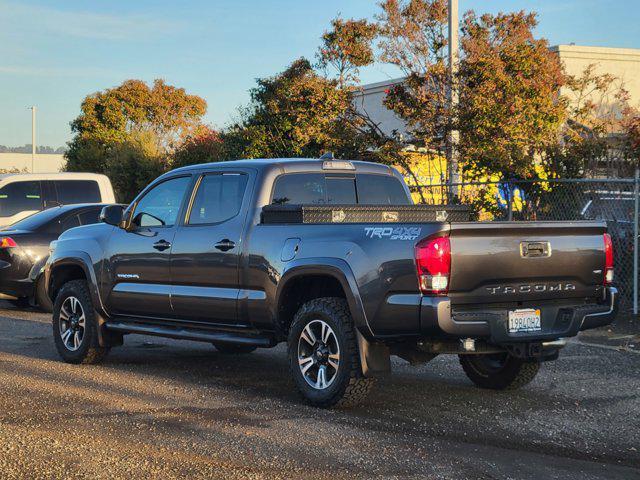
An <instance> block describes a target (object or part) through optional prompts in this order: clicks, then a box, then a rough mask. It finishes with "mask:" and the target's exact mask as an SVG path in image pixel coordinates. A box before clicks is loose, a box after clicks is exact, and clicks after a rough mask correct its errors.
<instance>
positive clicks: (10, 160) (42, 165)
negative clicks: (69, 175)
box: [0, 153, 66, 173]
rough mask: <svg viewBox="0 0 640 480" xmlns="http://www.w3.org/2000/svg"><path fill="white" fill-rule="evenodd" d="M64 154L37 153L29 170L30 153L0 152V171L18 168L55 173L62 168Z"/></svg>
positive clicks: (27, 170)
mask: <svg viewBox="0 0 640 480" xmlns="http://www.w3.org/2000/svg"><path fill="white" fill-rule="evenodd" d="M65 163H66V160H65V159H64V155H62V154H57V153H37V154H36V155H35V157H34V158H33V171H32V170H31V154H30V153H0V171H10V170H19V171H21V172H22V171H26V172H29V173H55V172H60V171H62V169H63V168H64V166H65Z"/></svg>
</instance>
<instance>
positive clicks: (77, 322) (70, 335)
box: [59, 297, 86, 352]
mask: <svg viewBox="0 0 640 480" xmlns="http://www.w3.org/2000/svg"><path fill="white" fill-rule="evenodd" d="M85 323H86V318H85V314H84V310H83V309H82V304H81V303H80V300H78V299H77V298H76V297H67V298H66V299H65V301H64V302H62V306H61V307H60V322H59V324H60V338H61V339H62V343H63V344H64V346H65V348H66V349H67V350H69V351H71V352H75V351H76V350H78V349H79V348H80V345H82V339H83V338H84V332H85Z"/></svg>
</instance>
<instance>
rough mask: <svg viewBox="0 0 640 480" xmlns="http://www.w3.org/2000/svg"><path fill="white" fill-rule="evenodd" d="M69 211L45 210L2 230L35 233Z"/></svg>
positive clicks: (58, 208) (59, 208)
mask: <svg viewBox="0 0 640 480" xmlns="http://www.w3.org/2000/svg"><path fill="white" fill-rule="evenodd" d="M66 211H68V210H67V209H63V208H62V207H54V208H50V209H48V210H43V211H42V212H38V213H34V214H33V215H29V216H28V217H27V218H23V219H22V220H20V221H18V222H16V223H12V224H11V225H8V226H6V227H4V228H2V229H1V230H3V231H6V230H27V231H34V230H37V229H38V228H40V227H42V226H43V225H45V224H47V223H49V222H50V221H52V220H55V219H56V217H58V216H59V215H60V214H62V213H63V212H66Z"/></svg>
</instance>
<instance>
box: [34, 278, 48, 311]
mask: <svg viewBox="0 0 640 480" xmlns="http://www.w3.org/2000/svg"><path fill="white" fill-rule="evenodd" d="M44 287H45V285H44V276H42V275H41V276H40V277H38V280H36V287H35V293H34V295H33V296H34V300H35V304H36V305H37V306H38V308H39V309H40V310H42V311H43V312H45V313H51V312H53V302H52V301H51V299H50V298H49V296H48V295H47V293H46V292H45V288H44Z"/></svg>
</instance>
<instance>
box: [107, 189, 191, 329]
mask: <svg viewBox="0 0 640 480" xmlns="http://www.w3.org/2000/svg"><path fill="white" fill-rule="evenodd" d="M190 183H191V177H190V176H182V177H176V178H172V179H168V180H166V181H163V182H161V183H159V184H157V185H155V186H154V187H152V188H151V189H150V190H149V191H148V192H147V193H146V194H145V195H144V196H143V197H142V199H140V200H139V201H138V202H137V203H136V205H135V206H134V211H133V213H132V214H131V219H132V220H131V222H130V225H129V226H128V228H127V229H122V228H118V227H115V228H114V231H113V234H112V236H111V238H110V239H109V240H110V241H109V244H108V245H107V249H108V257H107V258H108V260H109V262H108V268H107V269H105V275H106V276H107V277H106V278H107V283H108V284H109V285H111V287H112V288H111V291H110V292H109V295H108V297H107V308H108V310H109V311H110V312H112V313H113V314H116V315H130V316H139V317H155V318H166V317H170V316H171V301H170V292H171V271H170V258H171V245H172V242H173V239H174V236H175V234H176V229H177V224H178V223H179V221H178V220H179V218H180V213H181V212H182V211H183V209H184V203H185V198H186V195H185V194H186V192H187V190H188V188H189V186H190Z"/></svg>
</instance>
